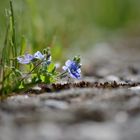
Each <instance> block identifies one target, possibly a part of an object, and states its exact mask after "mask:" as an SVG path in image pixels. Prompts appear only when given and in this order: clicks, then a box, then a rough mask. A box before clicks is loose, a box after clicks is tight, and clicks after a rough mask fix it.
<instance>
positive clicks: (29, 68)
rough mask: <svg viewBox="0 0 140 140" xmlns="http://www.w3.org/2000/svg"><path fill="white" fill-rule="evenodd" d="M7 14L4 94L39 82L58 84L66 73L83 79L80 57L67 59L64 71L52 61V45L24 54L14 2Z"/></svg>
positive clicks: (0, 79) (0, 67) (1, 72)
mask: <svg viewBox="0 0 140 140" xmlns="http://www.w3.org/2000/svg"><path fill="white" fill-rule="evenodd" d="M7 15H8V24H7V30H6V34H5V41H4V47H3V50H2V57H1V59H0V60H1V63H0V85H1V87H0V95H6V94H7V93H11V92H16V91H18V90H20V89H24V88H27V87H29V85H34V84H38V83H45V84H50V83H55V82H56V81H58V80H59V79H62V78H64V77H66V76H69V77H71V78H75V79H80V78H81V69H80V68H81V64H80V57H79V56H76V57H74V58H73V60H67V61H66V63H65V66H63V72H62V73H60V72H58V71H57V69H56V64H55V63H54V62H53V61H52V56H51V52H50V48H46V49H44V50H42V51H37V52H35V53H34V54H29V53H25V54H21V53H23V52H24V50H25V41H22V44H21V45H20V46H21V47H20V48H18V47H17V44H16V38H17V37H16V29H15V19H14V11H13V5H12V1H10V11H9V10H7Z"/></svg>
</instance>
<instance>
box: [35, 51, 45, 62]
mask: <svg viewBox="0 0 140 140" xmlns="http://www.w3.org/2000/svg"><path fill="white" fill-rule="evenodd" d="M34 58H36V59H39V60H43V59H44V60H45V55H43V54H42V53H41V52H40V51H37V52H36V53H35V54H34Z"/></svg>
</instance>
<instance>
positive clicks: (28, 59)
mask: <svg viewBox="0 0 140 140" xmlns="http://www.w3.org/2000/svg"><path fill="white" fill-rule="evenodd" d="M33 59H34V56H33V55H31V54H25V55H23V56H19V57H17V60H18V62H19V63H21V64H29V63H30V62H31V61H32V60H33Z"/></svg>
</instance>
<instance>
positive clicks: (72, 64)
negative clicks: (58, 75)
mask: <svg viewBox="0 0 140 140" xmlns="http://www.w3.org/2000/svg"><path fill="white" fill-rule="evenodd" d="M80 67H81V64H79V63H77V62H76V61H72V60H67V61H66V63H65V66H63V70H64V71H68V73H69V75H70V76H71V77H72V78H75V79H80V78H81V69H80Z"/></svg>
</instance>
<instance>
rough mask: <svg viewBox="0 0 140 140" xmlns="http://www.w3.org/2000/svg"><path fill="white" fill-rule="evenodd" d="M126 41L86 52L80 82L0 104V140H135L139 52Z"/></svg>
mask: <svg viewBox="0 0 140 140" xmlns="http://www.w3.org/2000/svg"><path fill="white" fill-rule="evenodd" d="M131 41H132V40H131ZM131 41H130V40H129V41H128V40H127V41H126V42H125V41H123V42H122V41H120V42H119V44H115V43H112V42H111V43H108V44H99V45H98V47H97V48H94V52H92V53H91V50H90V52H87V54H85V55H84V58H85V60H84V62H83V73H84V76H83V78H82V80H81V81H73V82H68V83H67V81H61V82H59V83H56V84H50V85H46V84H40V85H35V86H33V87H31V88H30V89H28V90H26V91H22V92H21V93H19V94H17V93H16V94H13V95H12V96H10V97H8V98H7V99H5V100H3V101H1V102H0V140H139V138H140V64H139V63H140V57H139V51H140V49H139V48H138V47H137V45H135V46H136V47H133V48H132V47H129V45H130V46H131V43H132V42H131ZM110 46H111V47H110ZM100 53H101V54H100ZM103 53H104V54H103Z"/></svg>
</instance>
